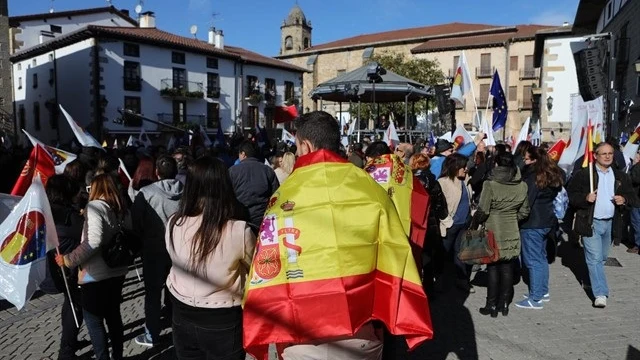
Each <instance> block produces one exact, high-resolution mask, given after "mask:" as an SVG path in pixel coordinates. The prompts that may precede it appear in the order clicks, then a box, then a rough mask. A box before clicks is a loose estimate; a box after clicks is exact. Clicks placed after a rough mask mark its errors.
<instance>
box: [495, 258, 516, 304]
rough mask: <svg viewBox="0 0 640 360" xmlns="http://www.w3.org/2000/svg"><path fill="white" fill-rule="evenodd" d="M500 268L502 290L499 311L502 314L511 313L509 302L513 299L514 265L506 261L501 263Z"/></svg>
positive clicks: (499, 296)
mask: <svg viewBox="0 0 640 360" xmlns="http://www.w3.org/2000/svg"><path fill="white" fill-rule="evenodd" d="M499 270H500V292H499V295H498V305H497V307H498V311H500V312H502V316H507V315H509V304H511V301H512V300H513V265H512V263H511V262H505V263H502V264H500V265H499Z"/></svg>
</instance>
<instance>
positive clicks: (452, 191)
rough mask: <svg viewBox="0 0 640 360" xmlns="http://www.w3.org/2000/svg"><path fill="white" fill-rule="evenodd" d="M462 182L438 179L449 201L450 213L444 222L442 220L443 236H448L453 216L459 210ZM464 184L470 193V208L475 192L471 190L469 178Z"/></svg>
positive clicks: (441, 230) (441, 232)
mask: <svg viewBox="0 0 640 360" xmlns="http://www.w3.org/2000/svg"><path fill="white" fill-rule="evenodd" d="M461 181H462V180H460V179H458V178H454V179H453V180H451V179H449V178H448V177H442V178H440V179H438V182H439V183H440V187H441V188H442V192H443V193H444V197H445V198H446V199H447V212H448V215H447V217H446V218H445V219H444V220H440V235H441V236H447V229H448V228H450V227H451V225H453V216H454V215H455V214H456V211H457V210H458V204H459V203H460V198H461V197H462V186H460V182H461ZM464 183H465V185H466V187H467V191H468V193H469V207H471V197H472V195H473V191H472V190H471V185H469V177H467V178H466V179H465V180H464Z"/></svg>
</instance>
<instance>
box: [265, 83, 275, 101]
mask: <svg viewBox="0 0 640 360" xmlns="http://www.w3.org/2000/svg"><path fill="white" fill-rule="evenodd" d="M264 99H265V100H267V102H271V103H273V102H275V101H276V80H275V79H269V78H266V79H264Z"/></svg>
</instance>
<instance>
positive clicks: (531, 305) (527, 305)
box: [516, 299, 542, 310]
mask: <svg viewBox="0 0 640 360" xmlns="http://www.w3.org/2000/svg"><path fill="white" fill-rule="evenodd" d="M516 307H519V308H521V309H535V310H540V309H542V301H534V300H531V299H524V300H522V301H520V302H517V303H516Z"/></svg>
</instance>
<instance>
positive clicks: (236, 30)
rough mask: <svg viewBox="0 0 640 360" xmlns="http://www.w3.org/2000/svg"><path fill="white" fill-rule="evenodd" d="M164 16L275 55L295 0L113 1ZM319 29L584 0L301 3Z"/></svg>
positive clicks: (542, 19)
mask: <svg viewBox="0 0 640 360" xmlns="http://www.w3.org/2000/svg"><path fill="white" fill-rule="evenodd" d="M140 2H142V8H143V11H153V12H155V14H156V26H157V27H158V28H159V29H161V30H165V31H169V32H172V33H175V34H178V35H182V36H191V35H190V33H189V29H190V27H191V26H192V25H197V26H198V29H199V30H198V33H197V34H196V36H197V37H198V38H199V39H203V40H206V38H207V29H208V28H209V27H210V26H215V27H216V28H218V29H222V30H223V31H224V34H225V44H228V45H233V46H239V47H243V48H246V49H248V50H252V51H255V52H258V53H261V54H264V55H269V56H275V55H277V54H278V51H279V49H280V25H282V21H283V20H284V19H285V18H286V17H287V14H288V13H289V10H290V9H291V7H292V6H293V5H294V4H295V3H296V1H295V0H270V1H265V0H244V1H242V0H143V1H140V0H111V3H112V4H113V5H114V6H115V7H117V8H119V9H129V10H130V13H131V14H132V16H134V17H135V12H134V8H135V7H136V5H138V3H140ZM297 2H298V4H299V5H300V7H301V8H302V10H303V11H304V13H305V15H306V17H307V20H310V21H311V26H312V27H313V32H312V44H313V45H319V44H322V43H325V42H330V41H334V40H338V39H343V38H347V37H351V36H357V35H361V34H369V33H376V32H381V31H388V30H396V29H404V28H411V27H421V26H428V25H437V24H443V23H449V22H467V23H479V24H491V25H516V24H540V25H562V23H563V22H564V21H567V22H569V23H571V22H573V19H574V17H575V13H576V10H577V8H578V2H579V0H535V1H533V0H457V1H441V0H348V1H345V0H298V1H297ZM106 5H107V1H105V0H9V16H17V15H26V14H37V13H45V12H48V11H49V9H50V8H51V7H52V6H53V8H54V9H55V10H56V11H65V10H74V9H80V8H93V7H103V6H106Z"/></svg>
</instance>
